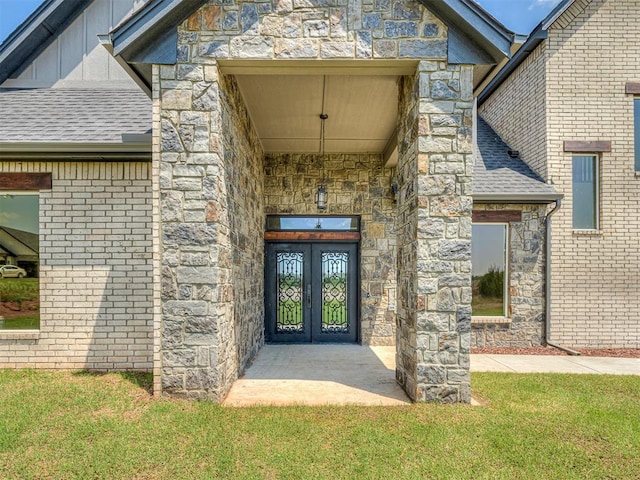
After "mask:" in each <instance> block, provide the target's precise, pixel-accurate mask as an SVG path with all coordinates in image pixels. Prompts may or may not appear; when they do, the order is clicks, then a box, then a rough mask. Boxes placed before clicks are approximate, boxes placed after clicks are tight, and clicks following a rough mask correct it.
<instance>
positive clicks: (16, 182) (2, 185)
mask: <svg viewBox="0 0 640 480" xmlns="http://www.w3.org/2000/svg"><path fill="white" fill-rule="evenodd" d="M12 190H14V191H18V190H51V174H50V173H0V191H5V192H6V191H12Z"/></svg>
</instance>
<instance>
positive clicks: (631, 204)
mask: <svg viewBox="0 0 640 480" xmlns="http://www.w3.org/2000/svg"><path fill="white" fill-rule="evenodd" d="M548 33H549V36H548V39H547V40H546V41H545V42H544V43H543V46H541V47H539V49H540V50H541V51H543V52H544V55H543V56H542V57H539V58H544V60H545V65H546V67H545V72H544V74H543V77H544V79H545V80H544V82H543V85H545V92H544V94H542V95H541V94H540V92H539V85H537V84H535V83H534V82H533V79H537V78H540V73H539V71H540V67H539V64H538V63H537V62H536V61H534V60H529V61H528V62H525V63H524V64H523V65H521V66H520V68H519V69H518V70H516V72H515V73H514V75H512V76H511V77H510V78H509V79H508V80H507V81H506V82H505V83H504V85H503V86H502V87H501V88H500V89H499V90H498V91H497V92H496V93H495V94H494V95H493V96H492V98H491V99H490V100H489V101H487V102H485V104H484V105H482V106H481V108H480V112H481V113H482V115H483V116H484V117H485V118H486V119H487V120H488V121H489V123H491V125H493V126H494V128H495V129H496V130H497V131H498V133H500V134H501V135H503V138H505V140H507V142H509V144H510V145H511V146H512V147H513V148H517V149H519V150H521V152H523V157H524V158H525V159H526V161H527V162H528V163H529V164H530V165H532V166H533V167H534V168H535V169H536V171H538V173H542V171H543V170H546V173H545V175H548V178H550V179H551V180H552V181H553V182H554V183H555V186H556V188H557V189H558V190H559V191H560V192H562V193H563V194H564V195H565V199H564V203H563V206H562V208H561V209H560V210H559V211H558V213H557V214H556V215H555V216H554V217H553V227H552V228H553V240H552V262H553V267H552V296H551V300H552V311H551V315H552V338H553V339H554V340H555V341H557V342H558V343H560V344H565V345H567V346H576V347H580V346H599V347H640V295H638V292H640V273H639V272H640V243H639V242H638V238H639V237H640V178H638V177H636V175H635V174H634V125H633V100H634V99H633V96H630V95H626V94H625V83H626V82H629V81H635V82H638V81H640V43H639V42H638V41H637V39H638V36H639V35H640V5H638V2H637V1H636V0H592V1H588V0H577V1H576V2H575V3H574V5H573V6H572V7H571V8H570V9H569V10H568V11H567V12H566V13H565V14H564V15H562V16H561V17H560V18H559V19H558V20H557V22H556V23H555V24H554V25H553V26H552V27H551V28H550V29H549V32H548ZM534 54H535V52H534ZM534 54H532V56H533V55H534ZM534 98H535V99H536V100H535V101H536V102H538V103H539V105H540V106H541V107H542V108H543V109H544V113H543V114H541V116H540V117H539V118H542V119H543V120H542V124H543V125H544V134H543V135H540V133H539V128H538V125H539V121H537V120H536V121H534V122H529V123H523V124H522V127H520V126H518V128H517V131H516V130H515V128H516V127H514V126H513V124H514V123H516V122H526V118H523V117H522V115H521V116H520V117H518V115H519V114H518V113H517V112H518V111H520V110H523V111H530V110H531V108H532V107H531V102H532V99H534ZM525 117H526V116H525ZM536 118H538V117H536ZM533 140H536V141H538V142H540V145H541V146H542V145H544V148H545V150H546V152H545V153H543V154H542V156H541V158H546V164H547V165H546V169H541V168H540V167H538V166H536V160H535V159H534V160H532V159H531V156H530V153H529V152H530V151H532V150H530V149H531V148H533V146H531V145H530V144H531V142H532V141H533ZM566 140H587V141H597V140H604V141H610V142H611V147H612V151H611V152H605V153H603V154H602V155H601V157H600V158H601V172H600V173H601V175H600V198H601V203H600V219H601V222H600V230H599V231H598V232H597V233H595V234H584V233H579V232H574V231H573V228H572V208H573V197H572V192H571V185H572V176H571V174H572V172H571V168H572V153H571V152H564V151H563V142H564V141H566ZM536 158H537V157H536Z"/></svg>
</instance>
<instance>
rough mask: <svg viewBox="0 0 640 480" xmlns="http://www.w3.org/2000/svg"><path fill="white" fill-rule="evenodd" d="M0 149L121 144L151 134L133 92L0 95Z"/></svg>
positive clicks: (143, 103) (141, 100) (147, 107)
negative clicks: (2, 145) (33, 145)
mask: <svg viewBox="0 0 640 480" xmlns="http://www.w3.org/2000/svg"><path fill="white" fill-rule="evenodd" d="M0 119H1V120H0V143H83V144H91V143H98V144H110V143H113V144H122V143H123V138H122V135H123V134H145V133H149V132H150V130H151V100H149V98H148V97H147V96H146V95H145V94H144V93H143V92H141V91H138V90H106V89H103V90H97V89H94V90H91V89H55V88H52V89H0Z"/></svg>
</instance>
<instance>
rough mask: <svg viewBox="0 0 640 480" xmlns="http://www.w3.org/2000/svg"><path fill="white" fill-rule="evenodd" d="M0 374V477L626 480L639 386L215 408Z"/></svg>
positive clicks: (478, 387)
mask: <svg viewBox="0 0 640 480" xmlns="http://www.w3.org/2000/svg"><path fill="white" fill-rule="evenodd" d="M149 381H150V378H149V377H148V376H146V375H117V374H109V375H90V374H71V373H66V372H51V371H49V372H45V371H32V370H19V371H12V370H0V405H2V408H0V477H1V478H9V479H11V478H20V479H22V478H25V479H30V478H34V479H35V478H64V479H74V478H78V479H84V478H113V479H118V478H126V479H129V478H131V479H156V478H158V479H159V478H212V479H213V478H243V479H258V478H267V479H269V478H292V479H298V478H305V479H315V478H317V479H325V478H326V479H338V478H340V479H349V478H367V479H369V478H371V479H376V478H381V479H388V478H393V479H417V478H429V479H467V478H473V479H533V478H535V479H585V478H593V479H604V478H616V479H627V478H629V479H632V478H633V479H637V478H638V472H640V415H638V404H639V403H640V377H624V376H591V375H516V374H495V373H494V374H490V373H483V374H474V375H473V376H472V382H473V389H474V390H473V391H474V396H475V397H476V398H478V399H480V400H481V401H482V402H483V404H484V406H482V407H471V406H467V405H412V406H407V407H320V408H312V407H281V408H274V407H260V408H246V409H231V408H221V407H219V406H216V405H212V404H210V403H197V402H187V401H169V400H166V399H152V398H151V397H150V396H149V395H148V393H147V391H146V390H145V387H147V386H148V382H149Z"/></svg>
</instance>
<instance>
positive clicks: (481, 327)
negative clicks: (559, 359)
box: [471, 204, 547, 347]
mask: <svg viewBox="0 0 640 480" xmlns="http://www.w3.org/2000/svg"><path fill="white" fill-rule="evenodd" d="M473 209H474V210H497V211H499V210H520V211H521V212H522V221H520V222H510V223H509V229H508V230H509V240H508V247H507V248H508V266H507V268H508V281H509V285H508V292H509V294H508V318H509V319H510V322H511V323H496V322H495V321H489V319H490V318H495V317H472V329H471V345H472V346H473V347H497V346H509V347H530V346H537V345H542V344H543V342H544V313H545V292H544V280H545V278H544V275H545V231H546V227H545V217H546V213H547V206H546V205H521V204H507V205H495V204H476V205H474V206H473Z"/></svg>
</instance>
